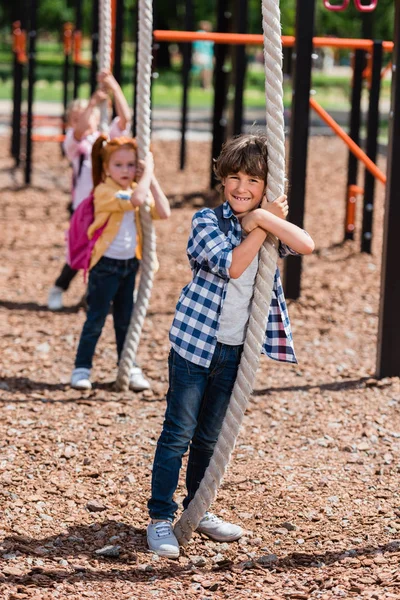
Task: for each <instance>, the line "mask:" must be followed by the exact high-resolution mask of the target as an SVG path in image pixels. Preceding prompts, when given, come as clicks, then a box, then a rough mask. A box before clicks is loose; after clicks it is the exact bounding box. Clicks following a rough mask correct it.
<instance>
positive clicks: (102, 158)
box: [92, 133, 137, 187]
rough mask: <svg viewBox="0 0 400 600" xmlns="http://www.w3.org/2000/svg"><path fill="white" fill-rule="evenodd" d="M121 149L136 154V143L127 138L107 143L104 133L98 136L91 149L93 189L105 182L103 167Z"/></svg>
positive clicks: (115, 139)
mask: <svg viewBox="0 0 400 600" xmlns="http://www.w3.org/2000/svg"><path fill="white" fill-rule="evenodd" d="M121 148H127V149H128V150H133V151H134V152H136V153H137V142H136V140H135V139H133V138H128V137H119V138H114V139H112V140H110V141H108V137H107V136H106V135H105V134H104V133H103V134H101V135H99V137H98V138H97V140H96V141H95V143H94V144H93V148H92V176H93V187H96V185H99V183H101V182H102V181H104V180H105V176H106V174H105V170H104V167H106V166H107V165H108V161H109V160H110V156H111V155H112V154H113V153H114V152H116V151H117V150H121Z"/></svg>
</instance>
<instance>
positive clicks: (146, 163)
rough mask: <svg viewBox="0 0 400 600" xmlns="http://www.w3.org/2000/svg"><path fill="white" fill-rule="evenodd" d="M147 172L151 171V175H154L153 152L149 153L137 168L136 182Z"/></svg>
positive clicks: (139, 162)
mask: <svg viewBox="0 0 400 600" xmlns="http://www.w3.org/2000/svg"><path fill="white" fill-rule="evenodd" d="M147 170H149V171H150V173H149V175H151V176H152V175H153V172H154V158H153V154H152V153H151V152H149V153H148V155H147V156H146V158H145V160H139V161H138V163H137V167H136V177H135V179H136V181H140V179H141V178H142V176H143V173H144V172H145V171H146V172H147Z"/></svg>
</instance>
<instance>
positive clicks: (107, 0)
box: [99, 0, 112, 133]
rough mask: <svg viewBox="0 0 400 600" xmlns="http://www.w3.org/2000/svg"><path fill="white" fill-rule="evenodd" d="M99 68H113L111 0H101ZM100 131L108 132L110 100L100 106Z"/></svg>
mask: <svg viewBox="0 0 400 600" xmlns="http://www.w3.org/2000/svg"><path fill="white" fill-rule="evenodd" d="M99 25H100V32H99V33H100V35H99V70H100V71H101V70H103V69H107V71H109V70H110V69H111V43H112V33H111V0H100V4H99ZM100 131H101V132H103V133H108V100H104V101H103V102H102V103H101V106H100Z"/></svg>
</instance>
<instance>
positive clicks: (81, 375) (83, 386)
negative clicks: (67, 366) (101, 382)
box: [71, 367, 92, 390]
mask: <svg viewBox="0 0 400 600" xmlns="http://www.w3.org/2000/svg"><path fill="white" fill-rule="evenodd" d="M71 387H73V388H74V389H75V390H91V389H92V383H91V381H90V369H85V368H84V367H80V368H78V369H74V370H73V371H72V375H71Z"/></svg>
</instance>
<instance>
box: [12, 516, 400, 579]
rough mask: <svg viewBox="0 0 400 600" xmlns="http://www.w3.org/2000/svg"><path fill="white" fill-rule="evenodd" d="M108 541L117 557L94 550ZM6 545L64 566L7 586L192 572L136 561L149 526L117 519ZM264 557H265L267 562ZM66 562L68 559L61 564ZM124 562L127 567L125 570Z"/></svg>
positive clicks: (323, 562)
mask: <svg viewBox="0 0 400 600" xmlns="http://www.w3.org/2000/svg"><path fill="white" fill-rule="evenodd" d="M111 535H113V536H115V539H114V540H113V541H112V542H111V541H110V536H111ZM110 544H113V548H114V549H115V550H114V551H115V556H114V557H113V558H111V557H105V556H101V554H100V555H99V554H98V553H96V550H97V551H98V550H101V549H103V551H104V548H105V546H107V545H110ZM3 546H4V547H5V548H6V550H7V553H15V552H18V553H20V554H23V555H28V556H35V557H41V558H48V559H49V558H50V559H56V560H58V562H59V564H60V568H59V569H54V568H53V569H51V568H48V567H45V566H44V567H34V568H32V569H31V570H30V571H29V572H28V573H26V574H13V573H12V571H11V572H10V573H9V574H8V575H7V573H6V574H5V575H0V582H2V583H7V584H14V585H18V584H22V585H29V586H36V587H46V586H49V585H51V583H52V582H54V581H58V582H65V581H67V582H73V581H76V580H79V581H85V582H88V581H101V580H104V581H118V580H120V579H123V580H129V581H137V582H139V581H141V582H143V581H147V580H149V579H151V578H154V576H155V575H156V577H157V578H159V579H163V578H167V577H175V578H178V577H179V578H181V579H182V578H186V577H188V576H190V577H191V576H192V575H193V571H192V569H191V565H190V564H189V565H185V566H183V565H180V564H179V563H176V562H174V561H166V563H164V564H163V563H161V564H160V563H159V564H158V566H157V568H155V567H153V566H152V565H150V564H138V563H137V560H138V559H137V554H136V553H137V551H140V552H148V551H147V547H146V534H145V530H143V529H135V528H133V527H129V526H128V525H125V524H123V523H120V522H117V521H105V522H103V523H95V524H93V525H90V526H88V525H81V526H77V527H72V528H71V529H69V530H68V531H67V532H66V533H64V534H61V535H54V536H50V537H47V538H42V539H34V538H29V537H27V536H20V535H15V536H10V537H6V538H5V539H4V541H3ZM399 550H400V541H399V540H395V541H393V542H389V543H387V544H383V545H380V546H365V547H363V548H350V549H349V550H343V551H341V552H325V553H315V554H307V553H301V552H293V553H292V554H289V555H288V556H285V557H284V558H281V559H280V558H277V557H275V556H274V555H267V556H265V557H263V556H261V557H259V558H258V559H257V558H254V559H253V560H250V561H244V562H243V561H235V560H233V561H231V560H229V561H226V562H225V563H224V564H221V565H216V566H214V567H213V568H212V571H214V572H215V571H233V572H241V571H244V570H249V569H253V568H254V569H257V570H262V571H263V570H272V571H273V572H274V573H282V572H287V571H291V570H298V569H307V568H313V569H315V567H317V568H318V567H329V566H330V565H335V564H340V563H341V562H342V561H344V560H346V559H348V558H349V557H352V558H361V557H376V556H381V555H382V554H384V553H391V552H398V551H399ZM75 556H76V558H75ZM83 557H84V558H83ZM149 558H150V555H149ZM263 558H265V559H267V560H263ZM87 559H94V560H96V561H101V562H102V563H103V569H99V568H95V567H94V566H92V565H91V564H90V563H87V562H86V561H87ZM63 560H65V561H68V562H65V563H63V562H61V561H63ZM79 560H80V561H81V562H79ZM82 563H85V564H82ZM132 563H136V567H134V568H132ZM123 565H126V566H127V567H128V568H126V569H124V568H123ZM161 565H162V566H161ZM61 567H64V568H61ZM106 567H109V570H106ZM67 569H68V570H67Z"/></svg>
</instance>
